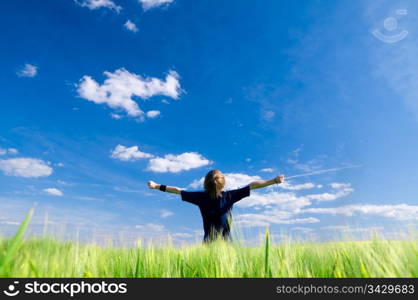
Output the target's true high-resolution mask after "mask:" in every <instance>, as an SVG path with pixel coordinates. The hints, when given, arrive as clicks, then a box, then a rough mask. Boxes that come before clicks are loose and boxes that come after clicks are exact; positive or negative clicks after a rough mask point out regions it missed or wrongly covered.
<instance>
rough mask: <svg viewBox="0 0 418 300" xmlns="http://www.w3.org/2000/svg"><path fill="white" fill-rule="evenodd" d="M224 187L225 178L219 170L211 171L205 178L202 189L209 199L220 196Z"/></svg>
mask: <svg viewBox="0 0 418 300" xmlns="http://www.w3.org/2000/svg"><path fill="white" fill-rule="evenodd" d="M224 186H225V177H224V175H223V174H222V173H221V171H219V170H211V171H209V172H208V173H207V174H206V176H205V183H204V188H205V191H206V192H207V193H209V195H210V197H211V198H216V197H218V196H220V195H221V192H222V189H223V188H224Z"/></svg>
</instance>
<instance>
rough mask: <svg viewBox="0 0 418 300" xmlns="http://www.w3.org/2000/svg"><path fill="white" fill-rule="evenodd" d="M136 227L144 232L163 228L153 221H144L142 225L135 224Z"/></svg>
mask: <svg viewBox="0 0 418 300" xmlns="http://www.w3.org/2000/svg"><path fill="white" fill-rule="evenodd" d="M135 228H136V229H139V230H141V231H144V232H161V231H164V230H165V226H164V225H161V224H155V223H146V224H142V225H135Z"/></svg>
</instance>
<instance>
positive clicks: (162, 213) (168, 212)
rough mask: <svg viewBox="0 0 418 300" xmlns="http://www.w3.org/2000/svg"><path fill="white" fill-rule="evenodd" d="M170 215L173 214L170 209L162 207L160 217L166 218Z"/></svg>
mask: <svg viewBox="0 0 418 300" xmlns="http://www.w3.org/2000/svg"><path fill="white" fill-rule="evenodd" d="M172 215H174V213H173V212H172V211H170V210H167V209H162V210H161V211H160V217H161V218H167V217H170V216H172Z"/></svg>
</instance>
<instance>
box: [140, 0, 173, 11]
mask: <svg viewBox="0 0 418 300" xmlns="http://www.w3.org/2000/svg"><path fill="white" fill-rule="evenodd" d="M139 2H140V3H142V8H143V9H144V10H148V9H151V8H154V7H158V6H161V5H168V4H170V3H172V2H174V0H139Z"/></svg>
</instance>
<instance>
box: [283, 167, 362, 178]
mask: <svg viewBox="0 0 418 300" xmlns="http://www.w3.org/2000/svg"><path fill="white" fill-rule="evenodd" d="M360 167H361V166H359V165H355V166H347V167H340V168H331V169H323V170H317V171H312V172H307V173H302V174H297V175H291V176H287V179H291V178H299V177H306V176H311V175H319V174H324V173H330V172H337V171H341V170H345V169H352V168H360Z"/></svg>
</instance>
